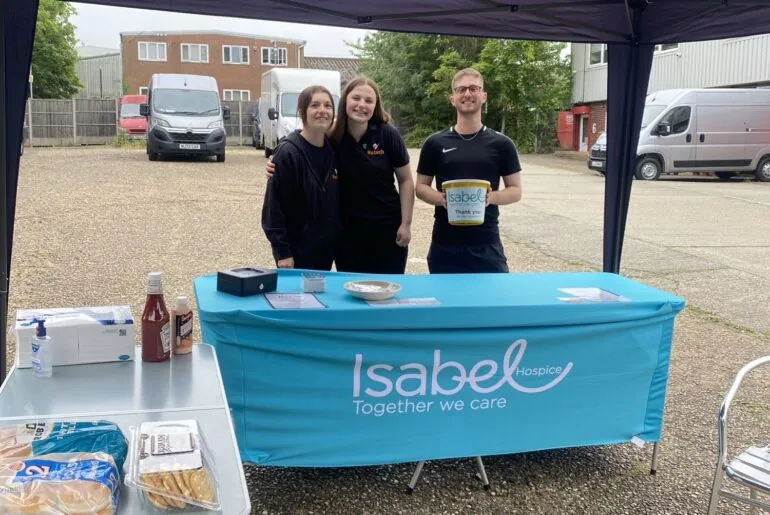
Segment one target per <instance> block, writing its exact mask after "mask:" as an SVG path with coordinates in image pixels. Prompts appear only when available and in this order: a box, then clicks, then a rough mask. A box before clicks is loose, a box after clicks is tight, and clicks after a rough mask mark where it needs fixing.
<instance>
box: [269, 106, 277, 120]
mask: <svg viewBox="0 0 770 515" xmlns="http://www.w3.org/2000/svg"><path fill="white" fill-rule="evenodd" d="M267 117H268V118H270V119H271V120H277V119H278V111H276V110H275V107H271V108H270V109H268V110H267Z"/></svg>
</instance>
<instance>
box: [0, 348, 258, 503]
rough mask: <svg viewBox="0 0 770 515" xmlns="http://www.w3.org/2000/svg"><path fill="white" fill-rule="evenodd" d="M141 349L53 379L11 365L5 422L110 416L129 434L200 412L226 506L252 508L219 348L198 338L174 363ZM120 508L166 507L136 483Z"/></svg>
mask: <svg viewBox="0 0 770 515" xmlns="http://www.w3.org/2000/svg"><path fill="white" fill-rule="evenodd" d="M136 351H137V352H136V357H137V360H136V361H127V362H116V363H98V364H88V365H72V366H64V367H55V368H54V371H53V377H51V378H48V379H42V378H37V377H35V376H34V375H33V374H32V370H31V369H20V368H16V367H14V368H13V369H11V372H10V373H9V375H8V377H7V378H6V380H5V383H3V385H2V386H0V425H1V424H9V423H10V424H20V423H25V422H31V421H39V420H44V421H45V420H51V421H54V420H68V421H81V420H109V421H111V422H114V423H115V424H117V425H118V426H119V427H120V429H121V430H122V431H123V434H124V435H125V436H126V439H130V431H129V428H130V427H131V426H138V425H139V424H140V423H142V422H146V421H158V420H177V419H195V420H197V421H198V424H199V426H200V429H201V432H202V434H203V435H204V437H205V438H206V445H207V446H208V448H209V449H210V451H211V453H212V454H213V455H214V463H215V466H216V469H217V475H218V477H219V488H220V492H219V493H220V501H221V504H222V513H225V514H227V515H230V514H233V515H239V514H243V515H246V514H248V513H250V512H251V502H250V501H249V493H248V489H247V487H246V477H245V475H244V473H243V465H242V463H241V457H240V453H239V452H238V445H237V443H236V439H235V431H234V430H233V424H232V419H231V417H230V408H229V406H228V404H227V398H226V397H225V391H224V386H223V384H222V377H221V375H220V371H219V365H218V363H217V357H216V352H215V351H214V348H213V347H212V346H211V345H206V344H198V345H194V346H193V352H192V353H191V354H189V355H181V356H172V357H171V362H170V363H169V362H165V363H144V362H142V361H141V349H140V348H139V347H137V349H136ZM121 484H122V483H121ZM205 512H206V511H205V510H201V511H200V512H197V513H205ZM118 513H119V514H121V515H122V514H138V513H148V514H153V513H164V512H163V511H161V510H156V509H155V508H147V507H146V506H144V503H142V501H141V499H140V495H139V493H138V492H137V491H136V490H134V489H132V488H129V487H127V486H125V485H123V484H122V486H121V492H120V505H119V509H118Z"/></svg>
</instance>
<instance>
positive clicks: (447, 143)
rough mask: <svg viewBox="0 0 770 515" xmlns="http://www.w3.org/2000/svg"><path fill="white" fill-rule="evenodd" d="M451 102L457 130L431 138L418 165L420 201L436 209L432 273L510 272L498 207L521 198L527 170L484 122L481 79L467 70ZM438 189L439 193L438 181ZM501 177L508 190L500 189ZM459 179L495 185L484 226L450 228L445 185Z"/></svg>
mask: <svg viewBox="0 0 770 515" xmlns="http://www.w3.org/2000/svg"><path fill="white" fill-rule="evenodd" d="M449 99H450V102H451V103H452V105H453V106H454V107H455V109H456V110H457V123H456V124H455V125H454V127H451V128H449V129H445V130H443V131H441V132H437V133H436V134H433V135H431V136H429V137H428V139H426V140H425V143H424V144H423V146H422V150H421V151H420V160H419V163H418V165H417V186H416V194H417V198H419V199H420V200H422V201H424V202H427V203H428V204H431V205H433V206H436V208H435V214H434V223H433V236H432V240H431V245H430V250H429V251H428V269H429V270H430V273H432V274H438V273H494V272H503V273H504V272H508V262H507V259H506V257H505V250H504V249H503V243H502V241H501V240H500V231H499V228H498V215H499V209H498V206H504V205H508V204H513V203H514V202H518V201H519V200H520V199H521V174H520V173H519V172H520V171H521V165H520V164H519V155H518V152H517V151H516V146H515V145H514V144H513V141H511V139H510V138H508V137H507V136H505V135H503V134H501V133H499V132H497V131H495V130H492V129H490V128H488V127H486V126H484V124H483V123H482V122H481V110H482V107H483V105H484V103H485V102H486V101H487V93H486V91H484V79H483V78H482V76H481V74H480V73H479V72H478V71H476V70H474V69H472V68H466V69H464V70H461V71H459V72H457V74H456V75H455V76H454V78H453V79H452V95H451V96H450V97H449ZM434 178H435V179H436V189H433V187H432V183H433V179H434ZM500 178H502V179H503V183H504V184H505V188H503V189H500ZM456 179H477V180H485V181H489V182H490V184H491V185H492V191H490V192H489V194H488V195H487V207H486V212H485V215H484V223H483V224H482V225H465V226H462V225H450V224H449V220H448V216H447V209H446V205H447V202H446V193H445V192H444V191H443V190H442V187H441V185H442V183H443V182H445V181H450V180H456Z"/></svg>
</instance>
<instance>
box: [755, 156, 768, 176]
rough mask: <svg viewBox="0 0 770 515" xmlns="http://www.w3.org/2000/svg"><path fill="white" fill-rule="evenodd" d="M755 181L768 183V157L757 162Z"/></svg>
mask: <svg viewBox="0 0 770 515" xmlns="http://www.w3.org/2000/svg"><path fill="white" fill-rule="evenodd" d="M757 180H758V181H762V182H770V156H765V157H763V158H762V159H760V160H759V165H758V166H757Z"/></svg>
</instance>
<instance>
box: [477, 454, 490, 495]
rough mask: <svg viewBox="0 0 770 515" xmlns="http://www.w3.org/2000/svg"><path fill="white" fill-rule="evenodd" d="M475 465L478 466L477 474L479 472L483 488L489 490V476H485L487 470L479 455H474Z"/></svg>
mask: <svg viewBox="0 0 770 515" xmlns="http://www.w3.org/2000/svg"><path fill="white" fill-rule="evenodd" d="M476 465H477V466H478V467H479V474H481V482H482V483H483V484H484V490H489V488H490V487H489V478H488V477H487V471H486V470H485V469H484V462H483V461H481V456H476Z"/></svg>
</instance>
